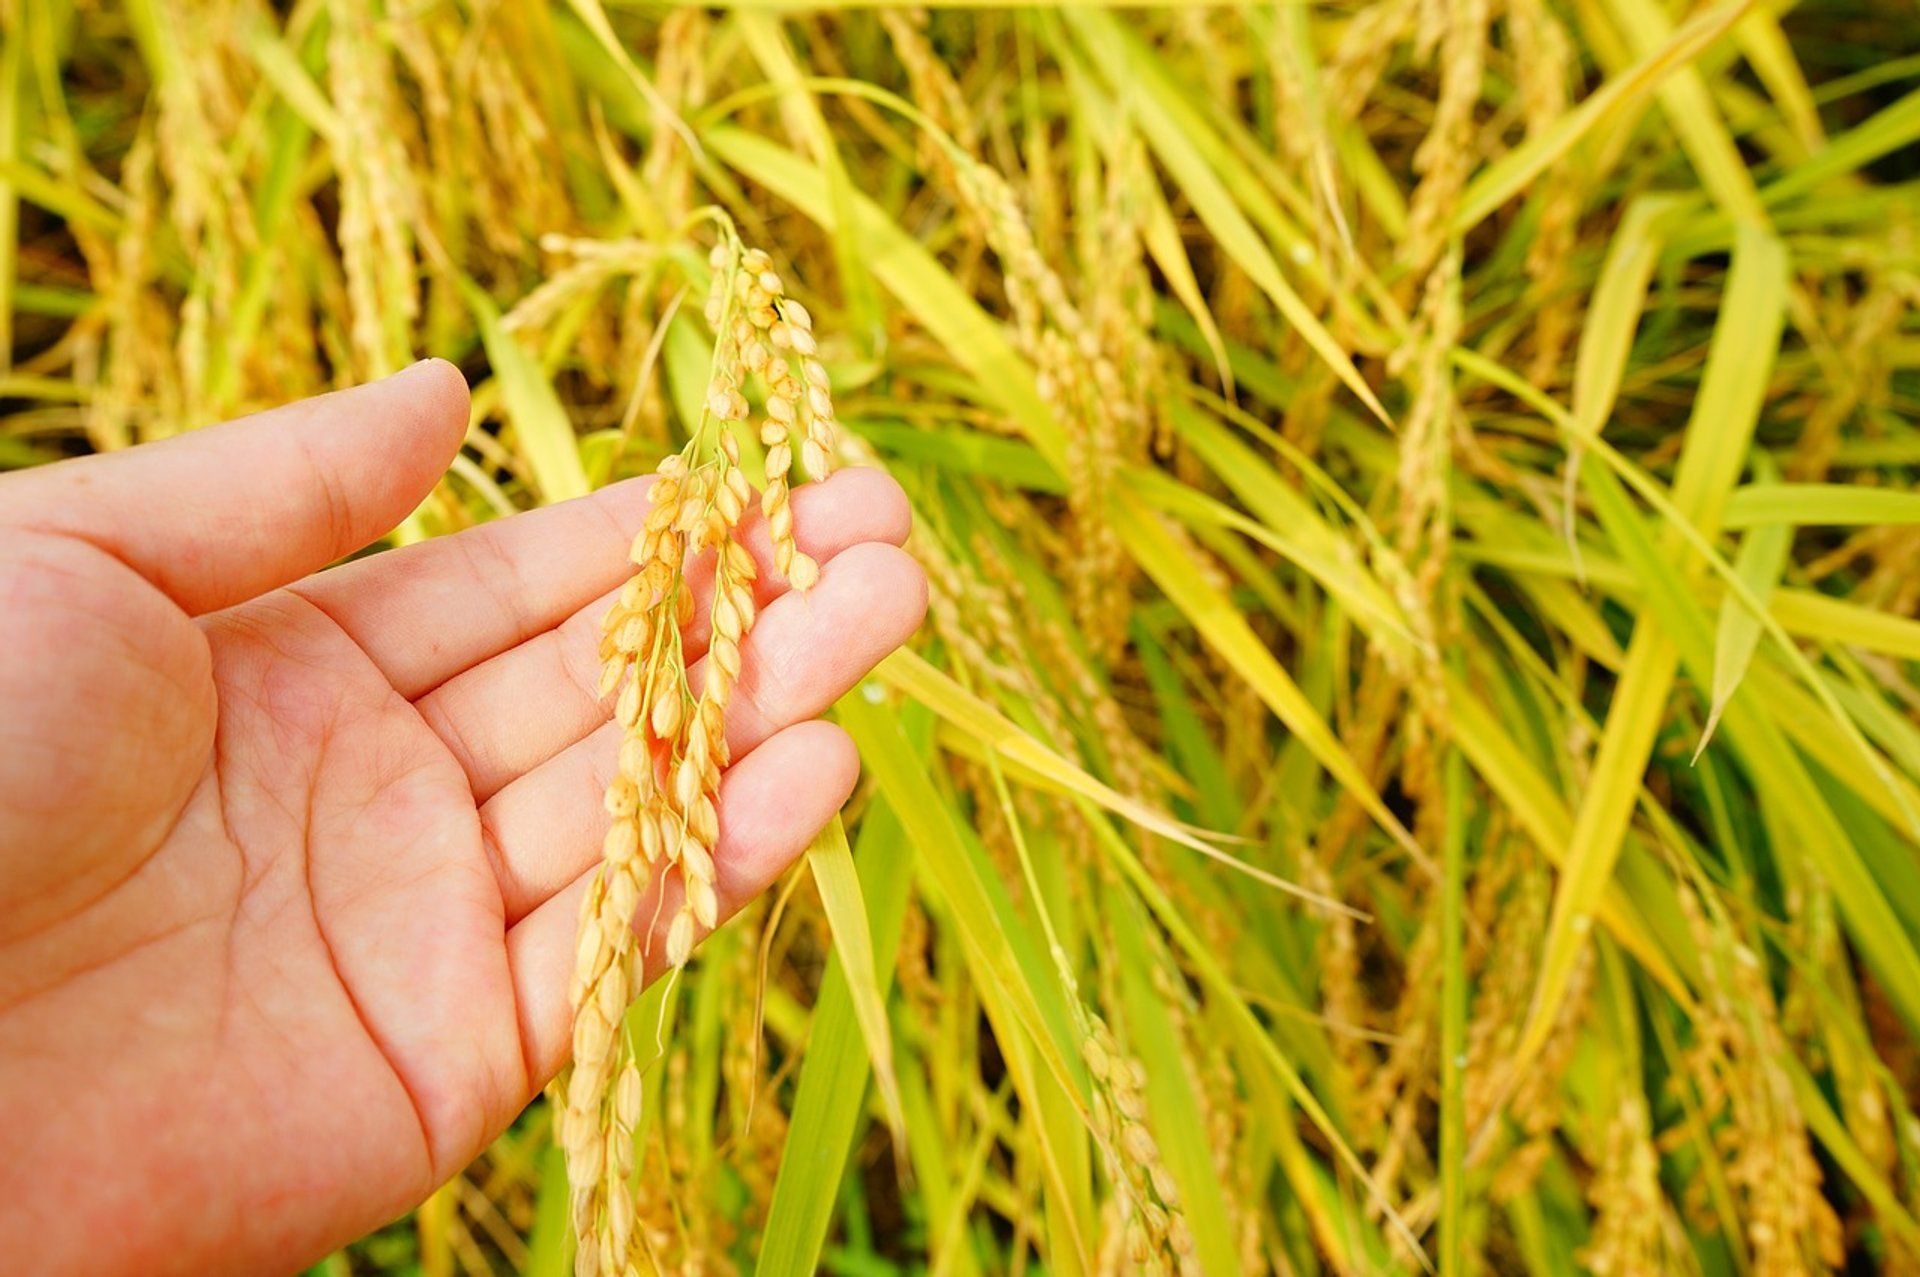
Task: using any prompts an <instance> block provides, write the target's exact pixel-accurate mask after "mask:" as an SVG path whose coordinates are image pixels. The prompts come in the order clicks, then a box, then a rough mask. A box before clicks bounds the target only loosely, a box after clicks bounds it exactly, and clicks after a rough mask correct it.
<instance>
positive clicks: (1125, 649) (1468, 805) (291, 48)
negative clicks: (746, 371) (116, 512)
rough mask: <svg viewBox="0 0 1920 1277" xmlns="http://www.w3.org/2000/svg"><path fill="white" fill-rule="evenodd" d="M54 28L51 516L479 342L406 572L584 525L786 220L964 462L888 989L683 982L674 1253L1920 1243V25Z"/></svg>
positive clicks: (928, 515)
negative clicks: (245, 426) (133, 452)
mask: <svg viewBox="0 0 1920 1277" xmlns="http://www.w3.org/2000/svg"><path fill="white" fill-rule="evenodd" d="M603 5H604V7H603ZM0 15H3V16H0V324H4V325H5V327H4V328H3V329H0V465H5V466H11V467H18V466H25V465H33V464H37V463H40V462H44V461H48V460H51V459H54V458H58V457H62V456H69V455H75V454H80V453H85V452H89V451H94V450H103V449H113V448H120V447H125V446H127V445H129V444H131V443H134V442H138V441H140V440H144V439H152V438H157V437H163V436H166V435H169V434H172V433H175V432H177V431H180V430H185V429H190V428H192V427H194V426H196V425H200V424H203V423H206V422H210V421H214V420H218V419H221V418H225V417H230V416H233V415H236V414H240V413H244V412H247V411H250V410H252V409H256V408H259V407H263V406H266V405H270V404H275V403H279V402H282V401H285V400H288V399H291V398H294V397H296V396H301V395H307V394H311V393H315V392H318V391H322V390H325V389H328V388H330V387H335V386H340V385H345V384H350V383H353V382H357V381H360V380H364V379H366V378H370V377H376V376H380V375H383V374H385V373H388V372H391V371H394V370H395V369H397V368H399V367H401V366H403V365H404V364H406V363H408V362H410V361H411V360H412V359H414V358H416V357H419V356H421V355H425V354H433V355H441V356H445V357H448V358H451V359H453V360H455V361H457V362H458V363H459V364H460V365H461V366H462V367H463V368H464V369H465V370H466V372H467V374H468V376H469V378H470V380H471V381H472V382H473V384H474V387H475V395H474V407H473V422H472V428H471V430H470V432H469V435H468V439H467V445H466V447H465V448H464V449H463V451H462V454H461V456H460V459H459V461H458V463H457V464H456V465H455V467H454V468H453V470H452V471H451V472H450V474H449V475H448V477H447V478H446V480H445V481H444V482H443V483H442V484H441V486H440V487H439V489H438V490H437V491H436V493H435V494H434V496H433V497H432V499H431V500H429V501H428V502H427V503H426V504H425V505H424V506H423V507H422V508H421V509H420V510H419V511H418V512H416V513H415V515H414V516H413V517H412V518H411V519H410V520H409V521H408V522H407V524H406V525H405V526H404V527H403V528H401V529H400V530H399V531H398V532H397V533H396V534H395V539H396V540H400V541H405V540H412V539H417V538H421V537H428V536H434V535H439V534H442V533H446V532H449V531H453V530H456V529H458V528H461V527H465V526H469V525H471V524H474V523H476V522H479V521H483V520H487V519H492V518H497V517H501V516H504V515H506V514H509V513H511V512H512V511H514V510H518V509H524V508H527V507H530V506H534V505H538V504H542V503H545V502H550V501H557V500H564V499H567V498H570V497H574V496H577V495H579V494H581V493H583V492H585V491H587V490H588V489H589V488H591V487H592V486H595V485H597V484H599V483H602V482H605V481H607V480H609V479H611V478H615V477H619V476H623V475H627V474H631V473H638V472H640V471H643V470H645V469H648V468H650V467H651V465H652V464H653V463H654V462H655V461H657V460H658V458H659V457H660V456H662V455H663V454H664V453H665V452H667V451H670V450H674V449H677V447H678V446H679V440H680V439H681V438H683V437H684V436H683V434H682V430H683V423H684V422H686V421H687V420H689V415H688V414H689V412H691V414H692V418H691V419H694V420H697V417H698V398H699V395H700V392H701V388H702V387H703V386H704V385H705V376H706V360H707V352H708V349H709V347H710V344H711V334H710V333H709V332H708V331H707V330H706V329H705V326H704V324H703V321H702V320H701V319H700V317H699V314H698V312H699V310H700V307H699V306H698V305H697V304H696V305H693V306H688V305H685V304H684V301H685V299H686V298H687V297H689V296H691V297H693V298H694V299H696V301H697V300H698V299H699V298H700V297H702V296H704V291H705V284H706V279H705V272H706V270H707V267H706V265H705V260H706V254H705V249H706V247H707V244H706V243H705V242H704V241H703V240H702V238H701V235H702V232H700V231H699V230H698V229H697V225H696V223H695V222H694V221H693V220H692V214H693V213H694V211H695V210H696V209H698V208H700V207H702V206H704V205H707V204H710V203H717V204H719V205H721V206H722V207H724V208H725V209H727V210H728V211H729V212H730V213H731V214H732V216H733V217H734V218H735V219H736V221H737V222H738V224H739V225H740V227H741V228H742V231H743V234H744V235H745V236H746V238H747V240H748V241H749V242H750V243H753V244H757V245H759V246H761V247H764V248H765V249H767V250H768V251H769V252H771V253H772V254H773V256H774V258H775V259H776V262H777V265H778V269H779V270H780V272H781V273H782V275H783V276H784V277H785V278H786V279H787V280H788V282H789V286H790V287H791V288H793V289H794V291H795V292H796V294H797V295H798V296H799V297H801V298H802V299H803V300H804V302H805V304H806V305H807V306H808V307H809V308H811V310H812V311H813V314H814V315H815V316H816V327H817V330H818V331H819V333H820V334H821V336H822V345H823V353H824V357H825V358H826V359H827V360H828V363H829V366H830V368H831V370H832V373H833V376H834V380H835V387H836V397H837V398H838V399H839V401H840V403H841V405H842V409H841V411H842V415H843V417H844V424H845V427H846V431H847V433H848V435H849V436H850V437H849V438H848V440H847V442H846V444H845V452H846V454H847V455H846V456H845V457H844V458H843V460H844V461H846V462H849V463H853V464H865V465H879V466H885V467H886V468H887V469H888V470H890V471H891V472H892V473H893V474H895V475H896V476H897V477H898V478H899V479H900V481H901V483H902V484H903V485H905V487H906V488H907V491H908V492H909V494H910V496H911V498H912V500H913V502H914V506H915V509H916V514H917V518H918V527H917V530H916V533H915V537H914V541H913V544H912V546H911V548H912V549H913V551H914V552H915V553H916V554H917V555H918V556H919V557H920V558H921V560H922V561H923V562H924V563H925V564H926V566H927V568H928V571H929V574H930V576H931V579H932V581H933V586H934V594H933V612H932V619H931V621H930V623H929V625H928V627H927V629H926V631H925V633H924V634H923V635H922V636H921V638H920V640H918V641H917V642H916V644H915V646H914V649H913V652H912V653H911V654H909V655H906V656H902V657H897V658H895V659H894V660H892V661H890V662H889V663H888V664H887V665H886V666H884V667H883V668H882V669H881V670H880V671H879V673H878V674H877V675H876V676H875V678H874V679H873V680H871V681H870V682H869V683H868V684H867V685H865V686H864V687H863V688H862V689H860V690H859V691H858V692H856V693H855V694H854V695H853V696H851V697H849V698H848V700H847V701H846V702H845V703H844V704H843V705H841V706H840V707H838V709H837V710H836V714H837V716H838V718H839V721H841V722H842V723H843V724H844V725H845V726H846V727H847V728H848V730H849V731H851V732H852V733H853V735H854V736H855V738H856V739H857V741H858V742H859V743H860V745H861V747H862V751H863V754H864V756H865V760H866V779H865V781H864V782H863V784H862V787H861V788H860V790H859V791H858V793H857V794H856V796H855V799H854V801H853V803H852V804H851V805H850V807H849V811H848V817H849V823H850V828H851V829H852V835H853V840H854V846H855V851H856V863H857V864H858V867H859V872H860V877H861V882H862V886H863V890H864V895H865V902H866V907H867V909H868V913H869V923H870V927H871V930H872V932H873V934H874V936H875V937H876V940H877V947H878V951H879V952H878V959H879V961H878V964H877V969H876V970H875V971H873V972H866V971H859V972H853V973H849V972H847V971H846V970H844V969H843V968H842V967H841V966H840V964H839V962H838V960H837V959H836V958H835V957H834V956H833V947H832V945H831V944H830V937H829V928H828V925H827V922H826V919H825V916H824V914H823V912H822V910H821V908H820V906H819V904H818V898H817V895H816V894H815V892H814V891H813V890H812V888H811V887H810V885H808V884H807V883H805V882H804V881H803V880H800V879H795V880H791V881H789V882H788V883H787V884H786V885H785V887H784V888H783V890H782V891H781V893H779V901H780V903H779V904H778V905H776V904H774V903H773V902H770V901H768V902H762V903H761V904H759V905H758V906H756V907H754V908H753V909H750V910H749V911H748V912H747V914H745V915H744V916H743V917H742V918H741V919H740V920H739V921H737V922H736V923H734V924H733V925H731V926H729V927H727V928H725V929H724V930H723V931H722V932H721V933H720V934H718V935H717V936H716V937H714V939H713V940H712V941H710V942H709V943H708V944H707V945H706V946H705V947H704V949H703V950H702V952H701V954H700V955H699V956H698V957H697V959H696V961H695V963H694V966H693V967H692V968H691V969H690V971H689V973H688V975H687V977H686V978H684V979H683V980H681V981H679V982H678V983H677V984H676V985H674V987H673V988H672V989H671V990H667V989H664V988H662V987H660V986H656V988H655V990H654V991H653V992H652V993H651V994H649V996H648V997H647V998H646V999H645V1000H644V1001H643V1002H642V1003H641V1004H639V1006H638V1007H637V1008H636V1011H635V1013H634V1014H635V1019H634V1021H633V1024H634V1025H635V1026H639V1027H637V1029H636V1031H637V1032H640V1033H642V1034H643V1038H644V1040H645V1041H647V1042H650V1043H656V1046H655V1047H654V1048H650V1049H651V1050H652V1056H651V1065H650V1068H649V1071H648V1074H647V1080H648V1085H647V1097H646V1114H647V1116H646V1120H645V1124H644V1128H643V1130H642V1132H641V1133H640V1137H639V1138H640V1141H641V1145H642V1149H641V1157H642V1171H641V1189H642V1192H643V1203H644V1210H645V1220H644V1229H645V1233H646V1237H647V1242H648V1250H649V1255H650V1258H651V1260H652V1261H653V1262H654V1263H655V1264H656V1265H657V1266H658V1267H659V1268H660V1269H661V1270H663V1271H667V1272H674V1273H682V1272H684V1273H730V1272H748V1271H758V1272H763V1273H776V1274H788V1273H804V1272H812V1271H816V1270H818V1271H827V1272H834V1273H843V1274H893V1273H908V1272H913V1273H919V1272H931V1273H940V1274H955V1275H966V1274H980V1273H999V1272H1011V1273H1042V1272H1045V1273H1060V1274H1079V1273H1112V1272H1133V1271H1161V1272H1205V1273H1208V1274H1221V1273H1233V1272H1283V1273H1294V1272H1299V1273H1304V1272H1314V1271H1333V1272H1349V1273H1358V1272H1381V1271H1418V1270H1420V1269H1421V1268H1423V1267H1427V1268H1432V1269H1436V1270H1438V1271H1440V1272H1444V1273H1458V1272H1470V1271H1491V1272H1518V1271H1534V1272H1559V1271H1572V1270H1586V1271H1593V1272H1602V1273H1650V1272H1675V1273H1701V1274H1745V1273H1760V1274H1787V1273H1801V1272H1815V1271H1826V1270H1832V1269H1839V1268H1843V1267H1844V1268H1847V1269H1849V1270H1851V1271H1857V1272H1864V1271H1874V1270H1881V1271H1915V1270H1916V1269H1917V1268H1920V1224H1917V1223H1916V1219H1915V1214H1916V1208H1920V1190H1917V1187H1916V1185H1917V1177H1920V1125H1916V1123H1915V1119H1914V1114H1913V1106H1914V1104H1915V1103H1916V1102H1917V1101H1920V1054H1917V1053H1916V1051H1915V1046H1914V1042H1915V1038H1914V1031H1915V1029H1916V1027H1917V1026H1920V858H1917V856H1916V851H1917V848H1920V784H1917V783H1916V781H1917V779H1920V686H1917V685H1916V681H1915V677H1916V673H1917V672H1920V623H1916V621H1915V620H1914V619H1913V617H1914V612H1915V608H1916V602H1917V601H1920V526H1917V525H1920V496H1916V495H1915V494H1914V493H1913V492H1912V491H1911V487H1912V481H1913V477H1914V474H1915V471H1916V468H1917V467H1920V318H1917V317H1916V306H1917V305H1920V10H1916V8H1915V6H1914V4H1912V3H1911V2H1910V0H1808V2H1806V3H1801V4H1793V3H1790V2H1787V0H1771V2H1768V3H1742V2H1741V0H1721V2H1719V3H1698V4H1691V3H1684V2H1682V3H1674V2H1669V0H1377V2H1375V3H1359V2H1357V0H1356V2H1353V3H1328V4H1304V3H1303V4H1285V5H1280V6H1238V7H1233V6H1207V7H1181V8H1152V9H1141V8H1120V7H1108V6H1104V5H1099V4H1062V5H1059V6H1056V7H1045V8H1035V9H998V8H992V7H987V6H976V5H965V6H959V7H954V8H944V9H940V10H937V11H934V12H932V13H927V12H922V11H918V10H914V9H908V8H900V7H890V6H886V5H871V4H869V5H859V6H841V5H835V4H832V3H803V2H801V0H761V2H759V3H737V4H732V5H721V6H717V7H713V8H670V7H665V6H660V5H651V4H637V3H617V4H615V3H607V0H570V2H568V3H554V4H545V3H517V2H509V0H388V2H386V3H382V2H380V0H297V2H296V3H292V4H266V3H261V2H258V0H196V2H193V3H187V2H185V0H128V2H126V3H107V2H105V0H0ZM798 872H799V873H801V874H804V870H801V871H798ZM869 996H877V997H880V998H882V999H884V1002H885V1007H886V1010H887V1018H888V1023H889V1026H890V1032H891V1035H892V1050H891V1056H892V1061H893V1068H894V1070H895V1073H896V1075H897V1080H898V1091H899V1098H900V1103H901V1112H902V1114H903V1116H904V1122H903V1123H902V1129H900V1130H899V1131H898V1132H890V1131H889V1130H888V1128H887V1120H886V1111H885V1109H883V1107H882V1106H881V1104H880V1101H879V1092H878V1091H877V1090H876V1089H875V1088H874V1087H873V1086H871V1085H870V1081H871V1073H872V1064H871V1058H872V1057H871V1055H870V1053H869V1051H868V1049H867V1045H866V1039H865V1038H863V1036H862V1034H861V1032H860V1027H859V1023H858V1018H857V1016H856V1015H855V1006H856V1002H857V1000H858V999H860V998H863V997H869ZM656 1025H664V1032H663V1033H662V1034H661V1035H660V1037H659V1038H658V1039H657V1042H656V1039H655V1038H654V1027H655V1026H656ZM564 1201H565V1185H564V1181H563V1178H562V1173H561V1170H560V1166H559V1160H558V1158H557V1156H556V1155H555V1153H554V1151H553V1149H552V1147H551V1144H550V1140H549V1125H548V1121H547V1117H546V1113H545V1109H544V1106H543V1105H541V1104H536V1105H535V1106H534V1107H533V1108H532V1109H531V1110H529V1112H528V1113H527V1114H526V1115H525V1116H524V1117H523V1118H522V1119H521V1120H520V1121H519V1122H518V1123H517V1124H516V1125H515V1127H514V1128H513V1129H512V1130H510V1131H509V1132H507V1133H506V1134H505V1135H504V1136H503V1137H502V1138H501V1139H500V1141H499V1142H498V1143H497V1144H496V1145H495V1147H494V1148H493V1149H492V1150H491V1151H490V1152H489V1153H488V1154H487V1155H486V1156H484V1157H483V1158H482V1159H481V1160H480V1161H479V1162H478V1163H476V1164H475V1165H474V1166H472V1167H470V1168H469V1169H468V1170H467V1171H466V1172H465V1173H464V1174H462V1175H461V1176H460V1177H459V1178H457V1179H455V1180H454V1181H453V1182H452V1183H450V1184H448V1185H447V1186H446V1187H444V1188H443V1189H441V1190H440V1191H439V1192H438V1193H437V1194H435V1196H434V1197H433V1198H432V1199H431V1200H430V1201H429V1202H427V1203H426V1204H425V1205H424V1206H423V1207H422V1208H421V1209H420V1210H419V1211H418V1212H417V1213H416V1214H415V1215H414V1216H412V1217H409V1218H408V1219H405V1220H402V1221H399V1222H397V1223H395V1224H394V1225H393V1226H392V1227H390V1228H388V1229H386V1230H384V1231H382V1232H381V1233H379V1234H377V1235H375V1236H372V1237H369V1238H367V1239H365V1240H363V1241H361V1242H359V1243H356V1244H355V1245H353V1246H352V1247H350V1248H348V1249H347V1250H346V1251H344V1252H342V1253H341V1254H340V1255H337V1256H335V1257H333V1258H332V1259H330V1260H329V1261H327V1262H326V1263H324V1264H322V1265H321V1266H320V1267H319V1268H318V1269H316V1271H317V1272H321V1273H327V1274H336V1275H344V1274H349V1273H388V1272H392V1273H401V1272H419V1273H424V1274H433V1275H436V1277H437V1275H442V1274H453V1273H467V1274H483V1273H505V1272H513V1271H525V1272H532V1273H543V1274H557V1273H561V1272H564V1271H567V1269H568V1265H569V1260H568V1257H567V1255H566V1253H565V1248H566V1245H567V1241H566V1232H567V1228H566V1223H565V1211H564Z"/></svg>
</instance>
